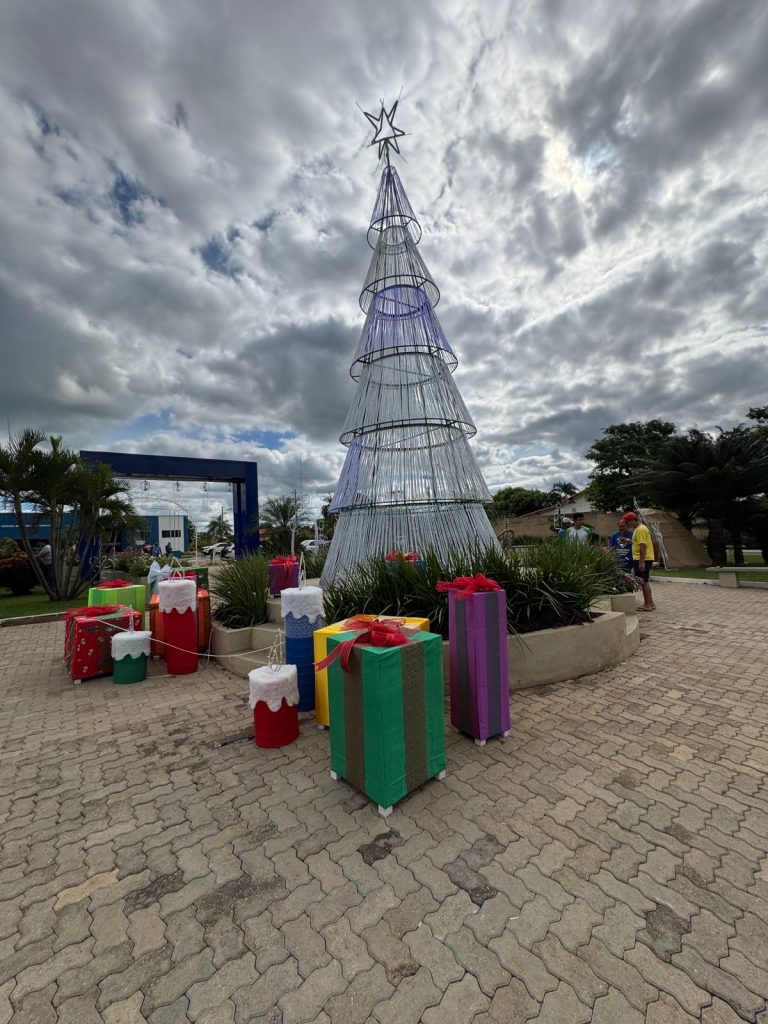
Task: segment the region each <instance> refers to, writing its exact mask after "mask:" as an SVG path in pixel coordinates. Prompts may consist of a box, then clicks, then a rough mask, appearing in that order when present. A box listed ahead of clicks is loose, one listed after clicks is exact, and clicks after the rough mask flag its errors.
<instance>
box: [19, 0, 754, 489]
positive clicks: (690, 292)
mask: <svg viewBox="0 0 768 1024" xmlns="http://www.w3.org/2000/svg"><path fill="white" fill-rule="evenodd" d="M297 26H301V31H297ZM767 43H768V8H765V7H764V5H760V4H756V3H750V2H747V0H743V2H742V0H736V2H734V0H686V2H685V3H683V4H680V5H669V4H667V3H663V2H661V0H649V2H648V3H645V4H643V5H641V6H638V5H621V4H618V5H617V4H614V5H605V4H598V5H595V4H593V3H587V2H586V0H576V2H574V3H568V4H565V3H560V2H557V0H547V2H546V3H543V4H538V5H529V6H528V7H524V8H520V7H518V6H516V5H512V6H509V5H507V4H505V3H502V2H501V0H499V2H498V3H495V2H494V3H488V4H486V3H483V4H481V3H479V2H477V0H473V2H471V3H469V4H466V3H463V2H461V0H447V2H444V3H440V4H438V3H436V2H435V0H429V2H427V3H424V4H419V5H413V4H410V3H406V2H405V0H392V3H390V4H388V5H386V6H385V7H381V6H379V7H375V6H371V5H357V6H356V5H349V4H341V3H339V2H337V0H331V2H330V3H328V4H324V5H317V4H313V3H310V2H308V0H299V2H298V3H294V4H290V5H283V6H280V5H271V6H269V5H263V4H256V5H253V4H248V3H246V2H245V0H235V2H233V3H231V4H229V5H227V7H226V9H224V10H223V11H221V10H214V9H213V8H212V7H211V5H209V4H206V3H204V2H203V0H193V2H192V3H187V4H184V5H180V4H176V3H175V2H173V0H172V2H171V3H169V4H166V5H157V4H155V3H153V2H151V0H136V2H134V3H131V4H128V5H122V6H121V7H118V6H115V5H110V4H102V3H98V2H96V0H78V2H76V3H74V4H68V5H62V4H59V3H56V2H55V0H43V2H41V3H38V4H34V5H31V4H25V3H22V2H21V0H12V2H11V3H8V4H5V5H3V8H2V10H0V161H2V166H3V169H4V180H3V188H2V190H0V237H2V239H3V246H2V250H0V342H1V343H2V355H3V371H4V372H3V374H2V375H0V408H1V409H2V411H3V413H4V414H5V415H6V416H7V417H8V418H9V419H10V420H11V425H12V428H20V427H22V426H25V425H28V424H38V425H40V426H42V427H43V428H44V429H47V430H51V431H55V432H62V433H64V435H65V437H66V439H67V440H68V441H69V442H70V443H71V444H72V445H73V446H80V445H82V446H88V447H100V446H102V445H103V446H110V447H113V448H119V447H121V446H122V447H126V448H128V449H129V450H149V451H165V452H168V453H169V454H183V453H185V452H186V451H188V450H189V448H190V446H192V445H193V446H194V447H195V450H197V451H199V452H200V453H201V454H210V455H211V456H215V455H218V456H224V457H227V456H229V457H238V458H256V459H258V461H259V464H260V472H261V478H262V492H263V493H266V494H269V493H279V492H280V491H281V490H285V489H292V488H293V487H294V486H298V475H299V469H298V467H299V464H301V467H302V468H301V483H302V485H304V486H305V487H306V488H307V489H309V490H311V491H313V492H314V493H316V494H320V493H321V492H324V491H327V490H328V489H330V488H331V487H332V486H333V483H334V480H335V478H336V475H337V474H338V471H339V468H340V466H341V462H342V460H343V455H344V451H343V449H342V448H341V446H340V445H339V444H338V443H337V440H336V438H337V436H338V433H339V431H340V429H341V424H342V423H343V421H344V417H345V415H346V411H347V408H348V405H349V402H350V398H351V395H352V393H353V388H354V384H353V383H352V382H351V380H350V378H349V375H348V369H349V363H350V361H351V358H352V355H353V352H354V349H355V346H356V342H357V337H358V334H359V332H360V330H361V329H362V324H363V318H362V315H361V313H360V310H359V307H358V304H357V299H358V290H359V288H360V286H361V284H362V281H363V278H364V275H365V271H366V268H367V264H368V260H369V259H370V250H369V249H368V246H367V244H366V242H365V230H366V227H367V218H368V216H369V214H370V210H371V208H372V205H373V201H374V196H375V190H376V184H377V172H376V157H375V154H374V151H373V150H371V149H369V148H368V145H367V143H368V141H369V136H368V126H367V124H366V122H364V121H363V119H362V118H361V117H360V115H359V112H358V111H357V110H356V108H355V106H354V103H355V101H359V102H360V103H361V105H363V106H364V107H365V108H366V109H371V108H373V107H375V105H376V104H377V102H378V98H379V97H384V98H386V99H387V100H392V99H394V98H395V97H397V95H398V94H399V91H400V89H401V87H402V88H403V95H402V101H401V104H400V108H399V115H400V123H401V125H402V126H403V127H404V128H405V129H406V130H407V131H408V132H409V133H410V134H409V136H408V137H406V138H405V139H404V140H403V147H402V148H403V154H404V157H405V159H406V160H407V162H403V163H401V164H399V165H398V166H399V171H400V174H401V177H402V179H403V181H404V183H405V187H406V189H407V191H408V194H409V196H410V198H411V201H412V203H413V206H414V209H415V210H416V211H417V214H418V216H419V217H420V220H421V222H422V227H423V230H424V235H423V239H422V243H421V252H422V254H423V256H424V259H425V261H426V263H427V265H428V266H429V267H430V269H431V271H432V273H433V274H434V276H435V279H436V281H437V284H438V286H439V287H440V290H441V293H442V300H441V303H440V304H439V306H438V309H437V312H438V315H439V316H440V318H441V321H442V323H443V326H444V328H445V330H446V333H447V335H448V338H449V340H450V341H451V343H452V344H453V346H454V348H455V350H456V353H457V355H458V357H459V360H460V364H459V368H458V370H457V372H456V381H457V383H458V385H459V387H460V388H461V390H462V393H463V395H464V398H465V400H466V403H467V406H468V408H469V410H470V412H471V414H472V415H473V417H474V419H475V420H476V423H477V426H478V436H477V439H476V441H475V442H474V444H475V450H476V452H477V456H478V459H479V461H480V463H481V465H482V467H483V469H484V472H485V473H486V476H487V479H488V481H489V483H490V484H491V485H492V486H501V485H503V484H507V483H524V484H526V485H530V486H533V485H540V484H549V483H551V482H553V481H554V480H556V479H561V478H563V477H569V476H571V477H575V478H577V479H583V474H584V472H585V469H586V466H585V464H584V461H583V458H582V453H583V452H584V450H585V449H586V448H587V447H588V446H589V444H590V443H591V441H592V440H593V439H594V438H595V437H596V436H598V435H599V433H600V431H601V429H602V428H603V427H604V426H606V425H607V424H609V423H613V422H619V421H622V420H629V419H638V418H650V417H653V416H662V417H664V418H669V419H672V420H674V421H675V422H677V423H678V424H680V425H681V426H686V425H688V424H692V423H696V424H697V425H699V426H701V427H704V428H711V427H713V426H714V425H715V424H717V423H720V424H723V425H727V424H728V423H733V422H738V421H739V420H740V419H742V418H743V416H744V413H745V411H746V409H747V407H748V406H749V405H757V404H763V403H764V401H765V393H766V390H767V389H768V379H767V377H766V358H765V338H766V331H767V330H768V328H766V324H768V283H766V280H765V275H764V273H763V268H764V267H765V265H766V261H767V260H768V196H767V195H766V191H765V182H764V167H765V164H766V156H768V63H766V61H765V59H764V54H765V52H766V49H767V46H766V44H767Z"/></svg>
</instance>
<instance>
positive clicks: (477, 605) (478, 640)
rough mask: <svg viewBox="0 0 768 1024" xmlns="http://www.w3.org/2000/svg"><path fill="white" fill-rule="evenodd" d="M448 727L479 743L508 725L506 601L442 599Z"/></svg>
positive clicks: (497, 596) (496, 595) (479, 596)
mask: <svg viewBox="0 0 768 1024" xmlns="http://www.w3.org/2000/svg"><path fill="white" fill-rule="evenodd" d="M448 649H449V658H450V677H451V725H454V726H455V727H456V728H457V729H460V730H461V732H464V733H467V735H469V736H473V737H474V739H475V740H476V741H477V742H478V743H485V741H486V740H487V739H489V738H490V737H491V736H498V735H499V734H503V735H506V734H507V733H508V732H509V729H510V719H509V671H508V661H507V595H506V591H504V590H492V591H489V592H486V593H476V594H472V595H471V596H470V597H467V598H465V599H464V600H461V599H460V598H459V597H458V596H457V594H456V592H455V591H451V592H450V594H449V596H448Z"/></svg>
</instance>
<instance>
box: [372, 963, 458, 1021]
mask: <svg viewBox="0 0 768 1024" xmlns="http://www.w3.org/2000/svg"><path fill="white" fill-rule="evenodd" d="M440 996H441V993H440V992H439V991H438V990H437V988H436V987H435V985H434V983H433V981H432V978H431V977H430V974H429V971H427V970H425V968H423V967H422V968H421V969H420V970H419V971H417V972H416V974H414V975H410V976H409V977H406V978H403V980H402V981H401V982H400V984H399V985H398V986H397V988H396V989H395V991H394V993H393V994H392V995H391V996H390V997H389V998H386V999H384V1000H382V1001H381V1002H379V1003H377V1004H376V1006H375V1007H374V1010H373V1015H374V1017H375V1018H376V1020H377V1021H379V1024H418V1022H419V1021H421V1020H422V1018H423V1016H424V1012H425V1011H426V1010H427V1008H428V1007H430V1006H436V1005H437V1003H439V1001H440Z"/></svg>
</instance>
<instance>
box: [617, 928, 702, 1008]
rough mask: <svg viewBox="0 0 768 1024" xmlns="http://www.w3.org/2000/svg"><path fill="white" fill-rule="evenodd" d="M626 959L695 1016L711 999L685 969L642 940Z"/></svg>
mask: <svg viewBox="0 0 768 1024" xmlns="http://www.w3.org/2000/svg"><path fill="white" fill-rule="evenodd" d="M624 959H625V960H626V961H627V963H630V964H632V966H633V967H636V968H637V970H638V971H639V972H640V973H641V974H642V976H643V977H644V978H645V980H646V981H647V982H648V984H649V985H652V986H653V987H654V988H657V989H660V990H661V991H662V992H666V993H667V994H668V995H671V996H673V997H674V998H675V999H676V1000H677V1001H678V1003H680V1005H681V1006H682V1008H683V1009H684V1010H686V1011H687V1012H688V1013H690V1014H692V1015H693V1016H694V1017H696V1016H698V1015H699V1013H701V1010H702V1007H704V1006H706V1005H707V1004H708V1003H709V1001H710V999H711V996H710V994H709V993H708V992H706V991H704V990H703V989H700V988H699V987H698V985H695V984H694V983H693V981H691V979H690V978H689V977H688V975H687V974H686V973H685V972H684V971H682V970H680V968H678V967H674V966H673V965H672V964H668V963H665V962H664V961H663V960H660V959H658V957H656V956H655V955H654V953H653V952H652V950H651V949H650V948H649V947H648V946H645V945H643V944H642V943H640V942H638V944H637V945H636V946H635V947H634V949H630V950H628V951H627V952H626V953H625V954H624Z"/></svg>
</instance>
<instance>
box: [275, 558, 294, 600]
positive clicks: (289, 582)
mask: <svg viewBox="0 0 768 1024" xmlns="http://www.w3.org/2000/svg"><path fill="white" fill-rule="evenodd" d="M298 585H299V563H298V562H293V563H292V564H291V565H285V564H280V565H270V566H269V595H270V597H280V595H281V594H282V592H283V591H284V590H288V588H289V587H292V588H295V587H298Z"/></svg>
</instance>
